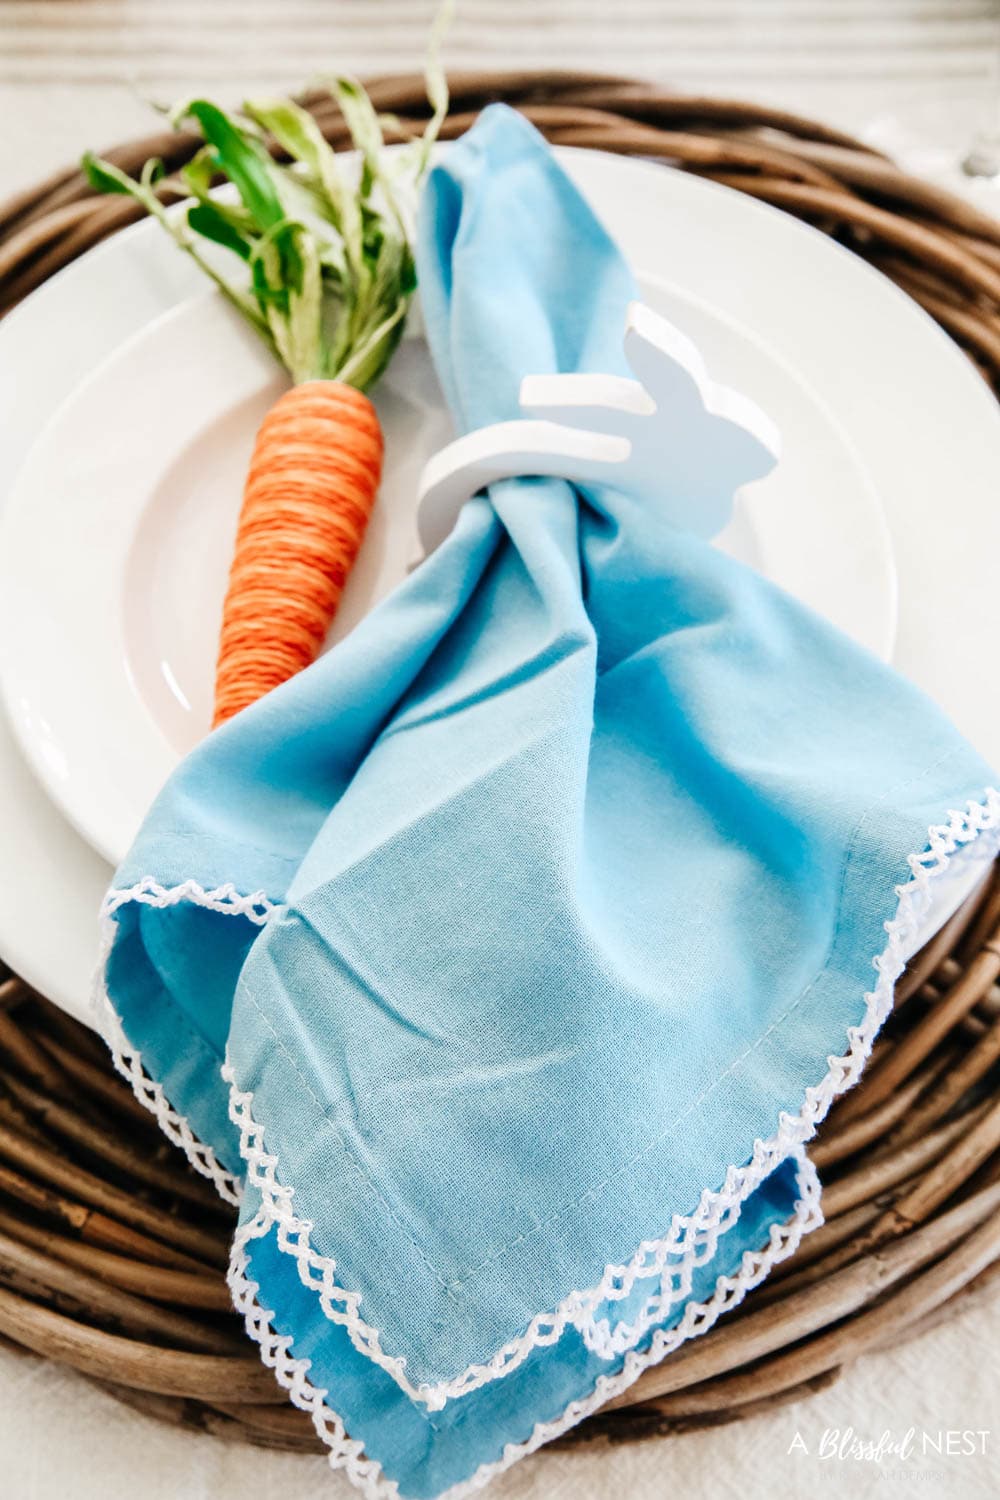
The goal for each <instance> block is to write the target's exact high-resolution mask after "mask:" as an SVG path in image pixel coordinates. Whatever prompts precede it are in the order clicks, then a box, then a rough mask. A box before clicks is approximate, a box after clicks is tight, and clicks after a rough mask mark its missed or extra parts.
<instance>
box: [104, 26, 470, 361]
mask: <svg viewBox="0 0 1000 1500" xmlns="http://www.w3.org/2000/svg"><path fill="white" fill-rule="evenodd" d="M439 25H440V23H439ZM426 77H427V96H428V100H429V103H430V105H431V111H432V113H431V118H430V121H429V122H428V124H427V126H426V128H425V130H424V132H423V134H422V135H421V136H420V137H418V138H417V139H415V140H410V141H408V142H407V143H406V144H405V145H403V146H399V147H397V148H396V149H395V150H393V151H389V150H387V149H386V146H385V141H384V137H383V129H382V120H381V119H380V117H379V116H378V114H377V113H376V111H375V109H374V107H373V106H372V103H371V100H370V99H369V98H368V95H367V94H366V93H365V91H364V89H363V88H362V87H361V85H360V84H359V83H357V82H355V81H354V80H353V79H350V78H343V77H341V78H336V79H335V80H334V81H333V82H332V84H331V85H330V88H331V93H332V94H333V96H334V97H335V98H336V100H337V102H338V104H339V105H340V108H341V111H342V113H343V116H344V119H345V121H346V123H347V127H348V129H349V131H350V134H351V139H352V141H353V144H354V147H355V149H356V151H357V153H358V157H359V170H358V174H357V181H355V180H354V179H353V178H352V177H351V175H350V174H349V173H348V172H346V171H345V170H344V166H343V163H342V162H341V161H339V160H338V158H337V156H336V154H335V152H334V151H333V149H332V148H331V147H330V145H329V144H328V143H327V141H326V140H325V139H324V137H323V134H322V132H321V131H320V128H319V126H318V125H317V123H316V121H315V119H314V118H313V116H312V115H311V114H310V113H309V112H308V110H306V109H304V108H303V107H302V106H301V105H299V104H296V103H294V102H293V101H291V100H289V99H257V100H248V101H247V102H246V104H245V105H244V107H243V111H242V113H241V115H240V116H238V117H237V116H234V115H232V114H227V113H226V111H224V110H222V109H220V108H219V106H218V105H216V104H212V103H210V102H209V101H208V100H205V99H194V100H192V101H190V102H187V103H185V104H182V105H180V106H178V108H177V109H176V110H174V111H173V113H172V116H171V120H172V123H173V124H174V126H175V127H176V126H180V125H181V124H182V123H185V122H187V121H193V122H194V123H195V124H196V125H197V126H198V128H199V130H200V131H201V134H202V136H203V137H204V142H205V144H204V145H203V146H202V147H201V148H200V150H199V151H198V152H197V153H196V155H195V156H194V157H193V158H192V159H191V160H190V161H189V162H188V163H187V165H186V166H184V167H182V168H181V172H180V176H181V179H182V182H183V185H184V186H185V188H186V189H187V190H188V191H189V192H190V194H191V201H190V202H189V203H187V204H186V205H185V207H184V208H182V209H179V210H178V209H167V208H165V207H164V205H163V203H161V201H160V199H159V196H158V194H157V191H156V184H157V183H158V182H159V181H160V179H161V178H162V177H163V175H164V167H163V163H162V162H161V161H159V160H158V159H153V160H150V161H147V162H146V164H145V166H144V167H143V169H142V173H141V175H140V177H139V178H138V180H136V179H134V178H131V177H129V176H127V175H126V173H124V172H122V171H120V170H119V168H117V167H115V166H112V165H111V163H109V162H107V161H102V160H101V159H99V158H98V157H96V156H94V155H93V154H92V153H90V152H88V153H87V154H86V155H85V156H84V158H83V165H84V169H85V171H86V173H87V177H88V179H89V181H90V183H91V185H92V186H93V187H95V188H97V189H98V190H99V191H101V192H107V193H128V194H130V195H131V196H132V197H133V198H136V199H138V200H139V202H140V203H142V204H143V205H144V207H145V208H146V209H147V210H148V212H149V213H150V214H152V215H153V216H154V217H155V218H156V219H157V220H158V221H159V222H160V223H161V224H162V225H163V227H164V228H165V229H166V230H167V232H168V233H169V234H170V236H171V237H172V238H173V239H174V240H175V241H176V243H177V244H178V245H179V246H180V247H181V248H182V249H183V250H185V251H186V252H187V253H188V254H189V255H190V256H192V257H193V259H194V260H195V261H197V263H198V265H199V266H200V267H201V268H202V270H204V271H205V273H206V274H207V275H208V276H210V277H211V279H212V280H213V281H214V282H215V283H216V284H217V285H218V286H219V287H220V288H221V290H222V291H223V292H224V293H225V295H226V296H227V297H228V298H229V300H230V301H231V302H232V303H233V304H234V306H236V307H237V308H238V310H239V311H240V312H241V313H242V315H243V316H244V317H245V318H246V319H247V321H248V322H250V323H252V325H253V326H254V328H256V329H257V331H258V332H259V333H260V335H261V336H262V337H263V338H264V339H265V340H266V341H267V343H268V344H269V346H270V347H271V349H272V350H273V351H274V353H275V355H276V356H277V357H278V359H280V360H281V362H282V363H283V364H284V365H285V366H286V367H287V369H288V371H289V373H290V374H291V376H292V379H293V380H294V381H296V382H301V381H304V380H314V379H331V380H341V381H344V382H346V383H347V384H349V385H353V386H356V387H357V388H358V389H359V390H365V389H367V388H368V387H369V386H370V385H371V384H372V383H373V382H374V381H375V380H376V379H377V378H378V376H379V375H380V374H381V373H382V371H383V370H384V369H385V367H386V365H387V364H388V362H389V360H390V358H391V356H392V353H393V350H394V349H395V347H396V344H397V343H398V341H399V339H400V337H401V335H402V331H403V323H404V320H405V317H406V312H407V309H408V307H409V304H410V300H411V298H412V296H413V292H414V288H415V286H416V272H415V267H414V260H413V251H412V245H411V242H412V230H413V218H414V213H415V205H416V197H417V190H418V188H419V186H420V183H421V181H422V179H423V177H424V174H425V173H426V170H427V166H428V162H429V159H430V153H431V148H432V146H433V144H434V141H435V140H436V138H437V135H438V132H439V130H440V128H441V124H442V122H443V120H444V117H445V114H446V113H447V108H448V90H447V84H446V81H445V77H444V73H443V72H442V70H441V68H440V67H439V65H438V63H437V60H436V46H434V45H433V44H432V48H431V60H430V62H429V63H428V67H427V74H426ZM265 134H266V135H270V136H271V137H273V139H274V140H275V141H276V142H277V144H278V146H279V147H280V148H281V150H282V151H283V152H284V153H285V154H287V156H288V158H289V161H288V163H287V164H285V163H281V162H277V161H275V160H274V158H273V157H272V156H271V154H270V152H269V151H268V149H267V146H266V145H265ZM220 177H222V178H223V179H224V180H225V181H227V182H228V183H230V184H231V185H232V187H233V189H235V193H234V194H233V195H232V196H230V195H229V194H227V193H223V194H221V195H220V194H218V193H213V192H212V186H213V184H214V183H217V182H218V179H219V178H220ZM206 242H210V243H211V244H212V245H216V246H222V247H223V248H224V249H225V250H227V251H230V252H232V254H233V255H234V256H237V257H239V259H240V261H242V262H243V263H244V265H243V267H242V268H241V269H240V271H238V272H236V274H235V275H233V274H230V273H229V272H228V270H227V269H225V268H223V269H220V268H219V262H220V258H219V257H218V256H217V255H214V254H212V253H211V251H210V252H209V254H208V255H206V254H205V249H206ZM222 264H223V267H225V257H223V258H222Z"/></svg>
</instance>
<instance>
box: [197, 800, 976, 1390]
mask: <svg viewBox="0 0 1000 1500" xmlns="http://www.w3.org/2000/svg"><path fill="white" fill-rule="evenodd" d="M984 833H990V834H991V845H992V849H991V852H992V853H995V852H996V846H997V845H998V844H1000V793H998V792H997V791H996V790H995V789H993V788H989V789H988V790H987V792H986V794H985V798H984V800H983V801H982V802H980V803H976V802H970V803H969V804H968V806H967V808H966V809H965V811H963V812H951V813H949V814H948V821H947V822H946V823H943V824H939V825H936V826H934V827H932V828H930V829H929V831H928V841H927V847H926V849H925V850H924V851H923V852H922V853H920V854H913V855H910V857H909V860H908V865H909V869H910V880H909V881H908V882H907V883H906V884H905V885H899V886H897V887H896V896H897V900H898V904H897V908H896V915H895V917H894V918H893V919H892V920H891V921H887V922H886V923H885V924H884V929H885V932H886V938H887V941H886V946H885V948H884V949H883V951H882V952H881V953H880V954H879V955H878V956H877V957H876V958H875V959H874V960H873V966H874V968H875V970H876V971H877V973H878V981H877V983H876V985H875V988H874V990H872V991H870V992H869V993H868V994H867V995H866V996H865V1015H864V1018H863V1020H862V1021H861V1023H860V1024H859V1025H857V1026H852V1027H850V1028H849V1029H848V1031H847V1041H848V1047H847V1051H846V1052H845V1054H844V1055H843V1056H841V1057H833V1056H830V1057H828V1058H827V1064H828V1068H827V1072H826V1073H825V1075H824V1076H823V1078H822V1079H821V1080H820V1082H819V1083H818V1084H816V1085H814V1086H812V1087H810V1088H808V1089H807V1090H806V1092H805V1096H804V1099H803V1103H802V1107H801V1109H800V1110H799V1112H798V1114H795V1115H790V1114H788V1113H787V1112H785V1111H782V1113H781V1114H780V1116H779V1119H778V1130H777V1131H776V1133H775V1134H774V1135H773V1136H772V1137H770V1139H769V1140H767V1141H760V1140H757V1141H756V1142H755V1143H754V1148H753V1154H752V1156H751V1159H750V1161H749V1162H748V1163H747V1164H746V1165H745V1166H742V1167H736V1166H731V1167H730V1168H729V1170H728V1171H727V1173H726V1177H725V1181H724V1183H723V1185H722V1187H721V1188H720V1189H718V1190H711V1189H706V1190H705V1192H704V1193H703V1194H702V1197H701V1201H700V1203H699V1205H698V1208H697V1209H696V1211H695V1212H694V1213H693V1214H692V1215H690V1216H686V1215H683V1214H675V1215H674V1216H673V1219H672V1221H671V1225H670V1229H669V1230H668V1232H667V1234H666V1235H665V1236H663V1238H661V1239H658V1240H646V1241H644V1242H643V1244H642V1245H640V1247H639V1249H638V1250H637V1251H636V1253H635V1255H634V1256H633V1257H632V1259H631V1260H630V1261H629V1262H628V1263H627V1264H626V1265H615V1264H610V1265H608V1266H607V1267H605V1270H604V1274H603V1276H602V1277H601V1280H600V1281H599V1282H598V1284H597V1285H596V1286H594V1287H591V1288H589V1289H587V1290H585V1291H576V1290H574V1291H572V1292H570V1293H569V1295H568V1296H567V1297H566V1298H565V1299H564V1300H563V1301H562V1302H561V1303H560V1304H559V1306H558V1307H557V1308H556V1309H555V1311H554V1312H545V1313H539V1314H537V1315H536V1316H535V1317H534V1318H533V1319H532V1320H531V1323H530V1324H529V1325H528V1327H527V1328H526V1329H525V1331H524V1332H523V1333H521V1334H519V1335H518V1336H516V1337H515V1338H513V1339H511V1340H510V1341H509V1342H508V1343H507V1344H505V1345H504V1346H503V1348H501V1349H499V1350H498V1351H497V1352H496V1353H495V1354H494V1355H493V1356H492V1357H491V1358H490V1359H489V1360H488V1361H486V1362H485V1363H482V1364H472V1365H469V1366H468V1368H467V1369H465V1370H463V1371H462V1372H461V1374H459V1375H457V1376H455V1377H453V1378H451V1379H446V1380H443V1381H440V1382H438V1383H436V1384H433V1385H430V1384H424V1383H422V1384H420V1385H414V1384H413V1382H411V1381H410V1380H409V1378H408V1377H407V1375H406V1371H405V1363H406V1362H405V1360H404V1359H403V1358H402V1357H400V1356H396V1355H389V1354H386V1353H385V1351H384V1350H383V1349H382V1346H381V1340H380V1335H379V1332H378V1330H377V1329H374V1328H373V1327H371V1326H370V1325H369V1324H368V1323H367V1322H365V1320H364V1319H363V1318H362V1317H361V1313H360V1303H361V1297H360V1294H358V1293H356V1292H350V1291H347V1290H346V1289H345V1288H343V1287H341V1286H339V1285H338V1284H337V1280H336V1261H335V1260H334V1259H333V1258H332V1257H330V1256H324V1255H321V1254H319V1252H317V1251H316V1250H314V1249H313V1247H312V1244H311V1231H312V1224H311V1223H310V1222H309V1221H308V1220H306V1219H302V1218H299V1216H298V1215H297V1214H296V1213H295V1212H294V1209H293V1207H292V1199H293V1196H294V1189H293V1188H292V1187H290V1186H288V1185H286V1184H282V1183H280V1182H279V1181H278V1177H277V1170H278V1165H279V1163H278V1159H277V1157H276V1156H274V1155H272V1154H269V1153H268V1152H267V1150H266V1149H265V1145H264V1130H263V1127H262V1126H261V1125H260V1123H259V1122H258V1121H256V1120H255V1119H254V1117H253V1113H252V1103H253V1095H252V1094H251V1093H247V1092H243V1091H241V1090H240V1089H239V1087H238V1085H237V1082H236V1078H235V1074H234V1072H233V1069H232V1067H231V1065H230V1062H229V1059H228V1058H227V1060H226V1063H225V1064H224V1065H223V1068H222V1077H223V1078H224V1079H225V1080H226V1081H227V1082H228V1083H229V1085H230V1106H229V1108H230V1118H231V1119H232V1120H233V1123H234V1124H235V1125H236V1126H237V1127H238V1128H239V1131H240V1154H241V1155H242V1157H243V1159H244V1161H245V1162H246V1163H247V1171H248V1176H249V1178H250V1180H251V1181H252V1182H253V1184H254V1186H255V1187H257V1188H258V1189H259V1191H260V1193H261V1198H262V1213H263V1214H264V1215H265V1217H266V1218H267V1219H268V1222H269V1224H271V1223H273V1224H274V1225H276V1226H277V1231H278V1245H279V1247H280V1249H281V1250H282V1251H284V1252H285V1253H286V1254H288V1255H291V1256H293V1257H294V1258H295V1260H296V1261H297V1263H298V1272H299V1277H300V1279H301V1281H302V1283H303V1285H304V1286H307V1287H309V1288H311V1289H312V1290H313V1291H314V1292H316V1293H317V1295H318V1297H319V1301H320V1305H321V1307H322V1310H323V1312H324V1314H325V1315H326V1317H327V1318H329V1319H330V1321H331V1322H334V1323H338V1324H340V1325H342V1326H344V1327H345V1328H346V1329H347V1331H348V1333H349V1335H350V1338H351V1342H352V1343H353V1344H354V1346H355V1348H356V1349H357V1350H358V1351H359V1353H361V1354H363V1355H365V1356H366V1357H367V1358H369V1359H371V1360H372V1361H373V1362H374V1363H375V1364H377V1365H379V1366H380V1367H381V1368H382V1369H384V1370H385V1371H386V1372H387V1373H388V1374H390V1375H391V1376H392V1378H393V1379H394V1380H395V1381H396V1382H397V1384H398V1385H399V1386H400V1388H401V1389H402V1390H403V1391H404V1392H405V1393H406V1395H407V1396H409V1397H410V1399H411V1400H414V1401H419V1402H422V1403H423V1404H425V1405H426V1406H427V1407H428V1408H429V1409H430V1410H432V1411H439V1410H441V1409H442V1408H443V1407H444V1406H445V1404H446V1403H447V1402H448V1401H449V1400H453V1399H455V1398H456V1397H459V1396H464V1395H467V1394H469V1393H470V1392H471V1391H474V1390H478V1389H479V1388H480V1387H481V1386H483V1385H486V1384H487V1383H489V1382H490V1381H492V1380H497V1379H502V1378H503V1377H504V1376H505V1375H509V1374H510V1373H511V1371H513V1370H514V1369H516V1368H517V1366H518V1365H520V1364H521V1363H522V1362H523V1361H524V1360H525V1359H526V1358H527V1357H528V1355H529V1354H530V1353H531V1351H532V1350H533V1349H535V1348H539V1347H544V1346H547V1345H550V1344H553V1343H555V1342H557V1341H558V1339H559V1338H560V1337H561V1336H562V1334H563V1332H564V1331H565V1329H566V1328H567V1327H569V1326H572V1327H574V1328H576V1329H577V1330H578V1332H579V1333H580V1334H581V1336H582V1337H583V1339H584V1342H585V1343H586V1345H587V1347H588V1348H589V1349H590V1350H591V1351H592V1352H593V1353H596V1354H598V1355H600V1356H601V1357H602V1358H605V1359H615V1358H617V1357H619V1356H620V1355H621V1354H623V1353H626V1352H627V1351H628V1350H629V1349H633V1348H635V1346H636V1345H637V1344H638V1343H639V1342H640V1341H641V1340H642V1338H643V1337H644V1336H645V1334H646V1333H648V1331H649V1329H650V1328H652V1327H654V1326H655V1324H657V1323H659V1322H662V1321H663V1319H664V1317H665V1316H666V1314H667V1312H668V1311H669V1309H670V1307H671V1306H672V1305H673V1304H674V1303H675V1302H677V1301H678V1300H681V1299H683V1298H684V1297H686V1296H687V1295H688V1294H689V1292H690V1287H691V1278H692V1276H693V1273H694V1271H695V1269H696V1268H697V1267H698V1266H699V1265H703V1264H705V1263H706V1262H707V1261H709V1260H711V1258H712V1257H713V1256H714V1254H715V1252H716V1249H717V1246H718V1241H719V1238H720V1236H721V1235H722V1234H724V1233H725V1232H726V1231H727V1230H728V1229H730V1228H731V1227H732V1226H733V1224H735V1223H736V1221H737V1220H738V1218H739V1216H740V1213H741V1211H742V1207H743V1204H744V1203H745V1202H746V1199H747V1198H748V1197H749V1195H750V1194H751V1193H752V1192H753V1191H754V1190H755V1189H756V1188H757V1187H759V1185H760V1184H761V1183H762V1182H763V1180H764V1179H765V1178H766V1177H767V1176H769V1175H770V1174H771V1173H772V1172H773V1171H774V1170H775V1169H776V1168H777V1167H778V1166H780V1164H781V1163H782V1162H783V1161H785V1160H787V1159H788V1158H789V1157H791V1156H794V1155H796V1153H797V1152H798V1151H799V1150H800V1149H801V1147H802V1145H803V1143H804V1142H806V1141H808V1140H809V1139H811V1137H812V1136H813V1135H814V1134H815V1132H816V1129H817V1127H818V1125H819V1124H820V1122H821V1121H822V1120H823V1119H824V1117H825V1116H826V1114H827V1112H828V1110H829V1109H830V1106H831V1105H832V1103H833V1101H834V1100H835V1099H836V1098H837V1097H838V1096H839V1095H840V1094H842V1093H844V1092H845V1091H846V1090H847V1089H849V1088H851V1087H852V1086H853V1084H854V1083H856V1082H857V1079H858V1077H859V1076H860V1074H861V1071H862V1069H863V1067H864V1064H865V1062H866V1061H867V1059H868V1056H869V1054H870V1053H871V1049H872V1044H873V1043H874V1040H875V1037H876V1035H877V1034H878V1031H879V1029H880V1028H881V1026H882V1023H883V1022H884V1020H885V1018H886V1016H887V1015H888V1013H889V1011H890V1009H891V1007H892V997H893V991H894V988H895V984H896V980H897V979H898V977H899V975H900V974H901V973H902V971H903V969H904V967H905V964H906V954H907V952H908V951H909V945H910V943H911V941H912V939H913V938H914V936H915V935H916V934H917V932H918V931H919V928H920V924H921V922H922V920H923V918H924V917H925V915H926V913H927V910H928V908H929V906H930V903H931V897H932V892H933V881H934V880H935V879H936V878H937V877H939V876H940V875H941V874H943V872H944V871H945V870H946V869H947V867H948V865H949V863H950V861H951V858H952V857H953V855H955V854H956V853H957V852H958V851H959V850H960V849H962V848H963V847H965V846H966V845H968V844H970V843H972V842H973V841H974V840H976V839H977V838H979V837H980V835H981V834H984ZM652 1277H656V1278H658V1281H659V1285H658V1287H657V1290H656V1291H655V1292H654V1293H653V1294H652V1295H651V1296H650V1297H649V1299H648V1300H647V1302H646V1303H645V1304H644V1306H643V1307H642V1309H641V1310H640V1312H639V1313H638V1315H637V1316H636V1318H635V1321H634V1322H632V1323H630V1324H626V1323H619V1324H617V1325H615V1326H612V1325H611V1323H610V1321H609V1319H607V1318H606V1317H605V1318H602V1319H600V1320H597V1319H596V1318H595V1313H596V1311H597V1309H598V1308H599V1307H600V1306H601V1305H602V1304H604V1303H606V1302H615V1301H619V1300H621V1299H622V1298H624V1297H627V1296H628V1295H629V1293H630V1292H631V1290H632V1288H633V1287H634V1285H635V1283H636V1281H637V1280H640V1279H643V1280H644V1279H647V1278H652Z"/></svg>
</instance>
